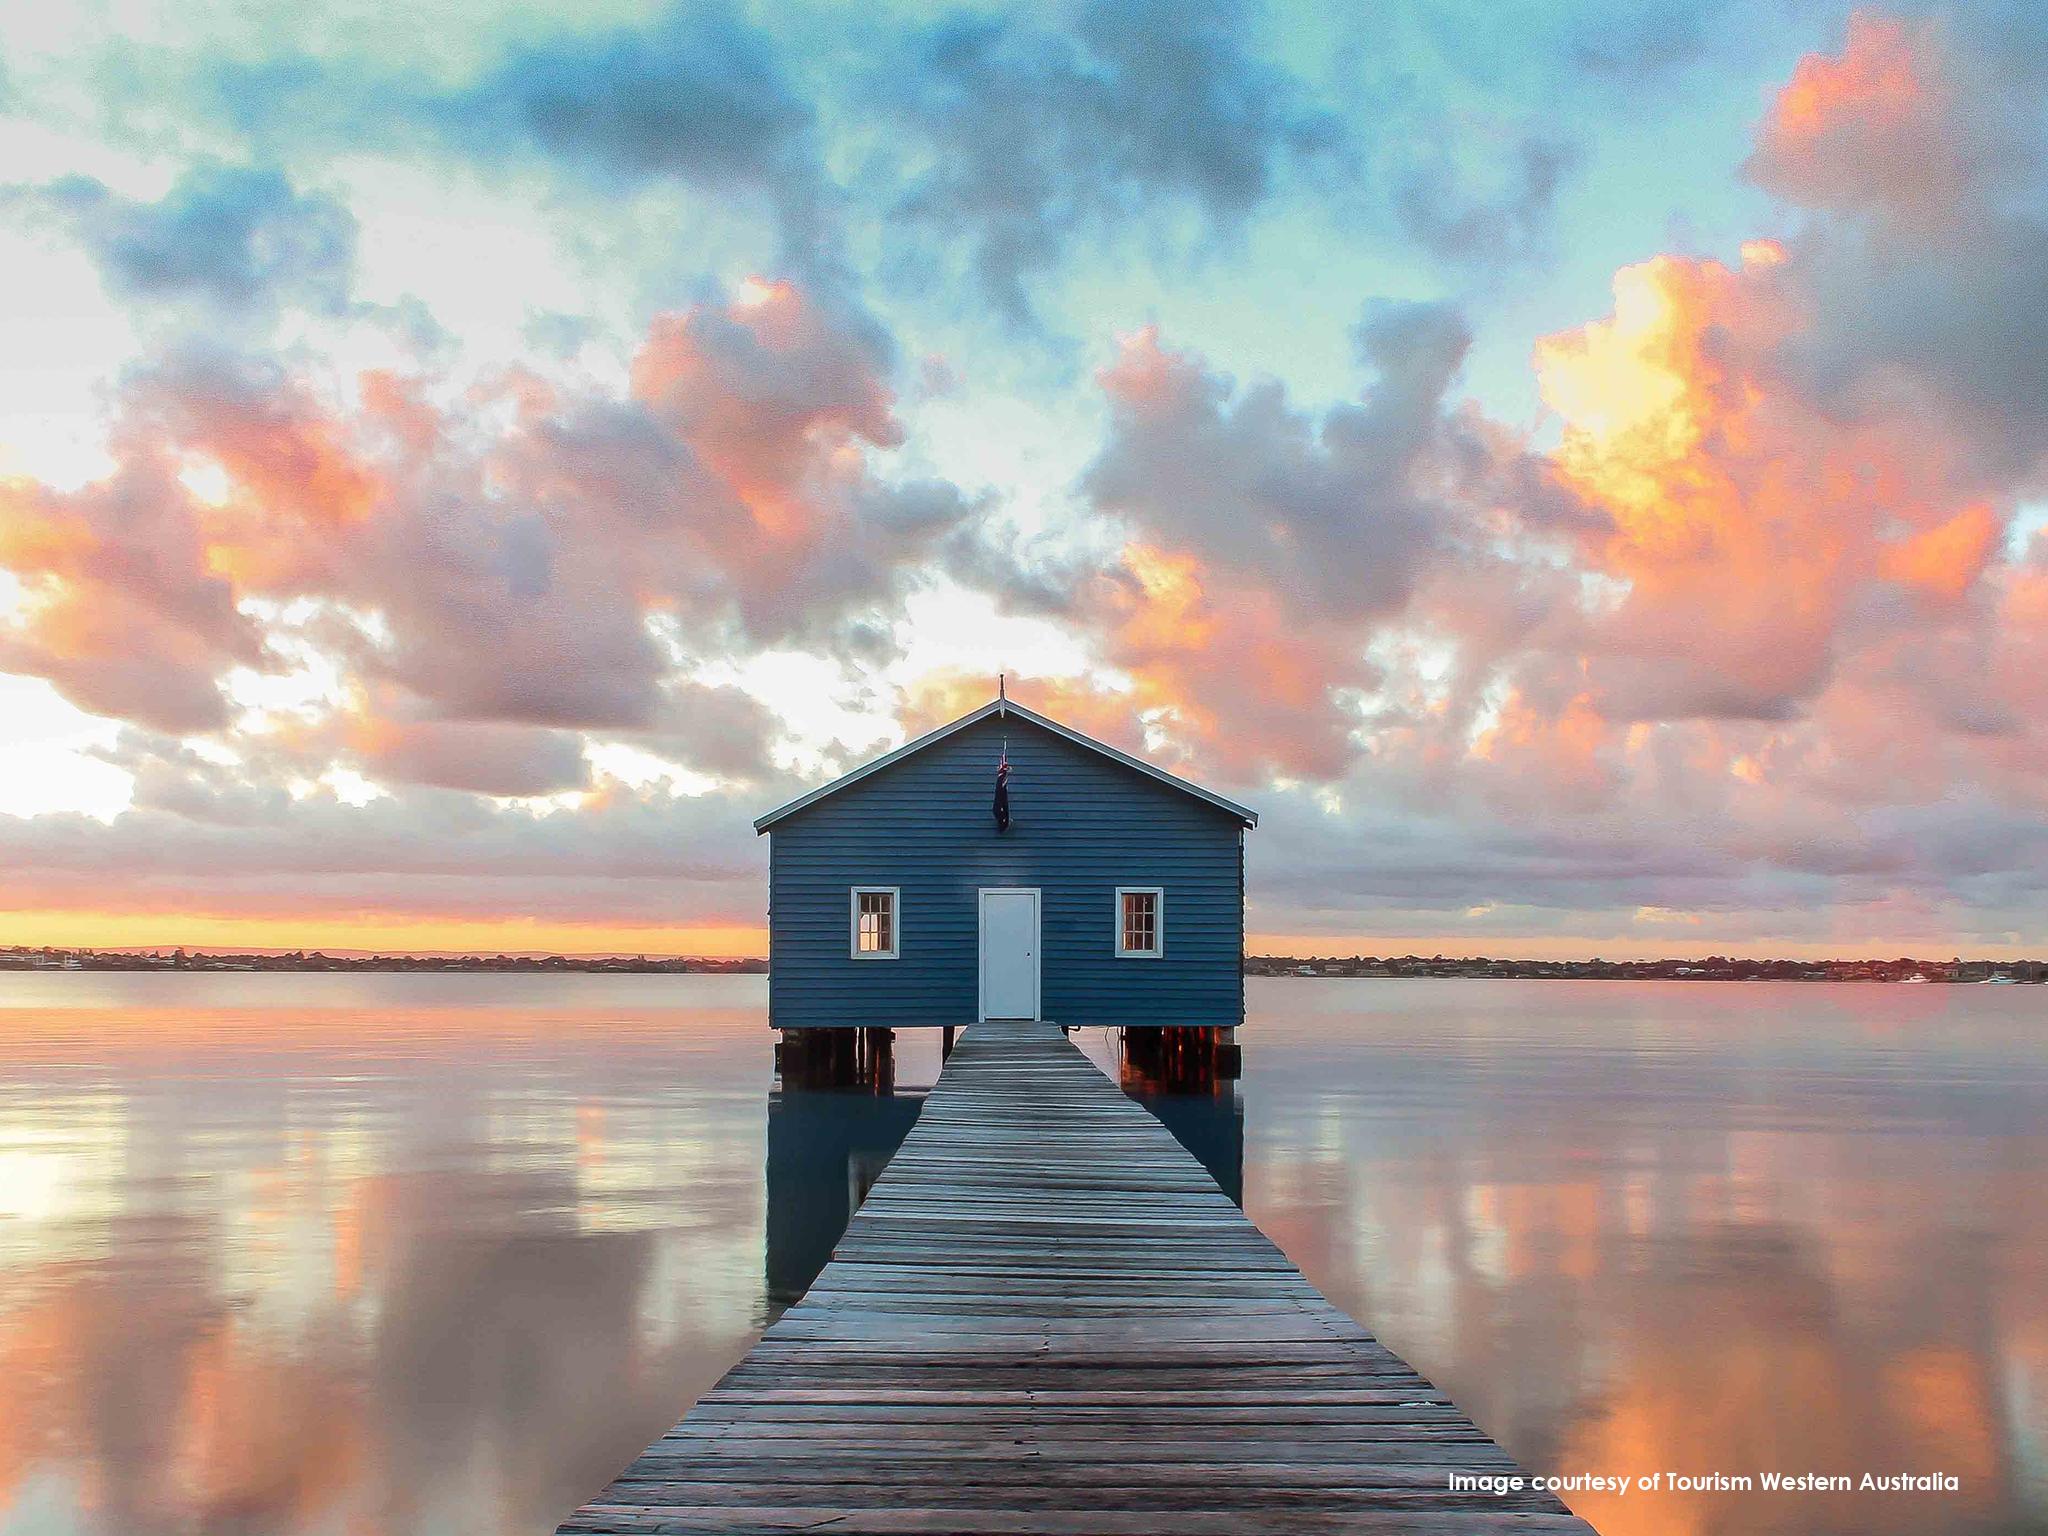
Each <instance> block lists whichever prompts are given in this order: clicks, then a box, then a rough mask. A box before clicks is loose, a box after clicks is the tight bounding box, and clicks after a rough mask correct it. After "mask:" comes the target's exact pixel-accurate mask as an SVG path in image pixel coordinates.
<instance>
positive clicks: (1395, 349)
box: [1069, 303, 1521, 777]
mask: <svg viewBox="0 0 2048 1536" xmlns="http://www.w3.org/2000/svg"><path fill="white" fill-rule="evenodd" d="M1468 340H1469V338H1468V336H1467V333H1466V330H1465V326H1464V323H1463V321H1462V319H1461V318H1460V317H1459V316H1458V314H1457V313H1456V311H1455V310H1453V309H1451V308H1450V307H1448V306H1444V305H1439V304H1406V303H1380V304H1375V305H1372V306H1369V307H1368V309H1367V311H1366V313H1365V316H1364V318H1363V319H1362V320H1361V322H1360V324H1359V326H1358V329H1357V333H1356V342H1357V346H1358V352H1359V356H1360V360H1361V362H1362V363H1363V364H1364V366H1365V367H1366V368H1367V369H1368V370H1369V372H1370V373H1371V375H1372V382H1371V384H1370V386H1369V387H1368V388H1367V390H1366V391H1365V393H1364V395H1363V396H1362V398H1361V399H1360V400H1359V401H1357V402H1356V403H1351V404H1344V405H1339V406H1336V407H1333V408H1332V409H1330V410H1328V411H1327V412H1325V413H1323V414H1321V415H1320V416H1317V415H1316V414H1314V413H1311V412H1308V411H1304V410H1302V409H1300V408H1298V407H1296V406H1294V405H1293V404H1292V403H1290V402H1289V400H1288V399H1287V397H1286V393H1285V391H1284V389H1283V388H1282V387H1281V386H1280V385H1279V384H1278V383H1277V382H1275V381H1271V380H1263V381H1258V382H1255V383H1252V384H1250V385H1247V386H1242V387H1240V386H1239V385H1237V384H1236V383H1235V382H1234V381H1233V380H1231V379H1229V378H1227V377H1225V376H1222V375H1220V374H1217V373H1214V372H1212V371H1211V370H1210V369H1208V368H1207V367H1206V366H1205V365H1204V364H1203V363H1202V361H1201V360H1200V359H1199V358H1196V357H1194V356H1192V355H1190V354H1186V353H1177V352H1173V351H1170V350H1168V349H1167V348H1166V347H1165V346H1163V345H1162V343H1161V341H1160V338H1159V336H1158V334H1157V333H1156V332H1154V331H1145V332H1141V333H1139V334H1137V335H1135V336H1133V337H1130V338H1128V339H1127V340H1126V341H1125V342H1124V343H1123V345H1122V347H1121V349H1120V351H1119V353H1118V356H1117V358H1116V360H1115V361H1114V362H1113V363H1112V364H1111V365H1110V367H1108V368H1107V369H1105V370H1104V371H1103V373H1102V374H1101V376H1100V382H1101V385H1102V388H1103V391H1104V393H1105V395H1106V397H1107V399H1108V402H1109V406H1110V427H1109V432H1108V435H1107V437H1106V439H1105V441H1104V444H1103V447H1102V449H1101V451H1100V452H1099V453H1098V454H1097V456H1096V458H1095V459H1094V461H1093V462H1092V463H1091V464H1090V465H1089V467H1088V469H1087V471H1086V473H1085V474H1084V475H1083V477H1082V480H1081V484H1080V490H1081V492H1082V494H1083V495H1084V496H1085V497H1086V498H1087V501H1088V503H1089V505H1090V507H1091V508H1092V509H1093V510H1094V511H1095V512H1096V513H1097V514H1098V515H1099V516H1100V517H1102V518H1103V519H1105V520H1106V521H1107V522H1108V524H1109V525H1110V526H1111V527H1113V528H1115V529H1117V530H1119V532H1120V533H1121V535H1122V537H1123V540H1124V542H1123V544H1122V547H1121V552H1120V554H1119V555H1118V556H1117V557H1116V559H1115V561H1114V562H1113V563H1112V564H1111V565H1109V566H1108V567H1107V568H1105V569H1103V570H1101V571H1100V572H1099V574H1096V575H1094V576H1093V577H1092V579H1089V580H1087V581H1085V582H1083V583H1081V584H1079V585H1078V586H1077V587H1076V588H1075V596H1074V600H1073V602H1072V604H1071V606H1070V608H1069V613H1070V615H1071V616H1072V617H1073V619H1074V620H1075V621H1076V622H1078V623H1079V624H1081V625H1083V626H1084V627H1086V628H1087V629H1089V630H1090V631H1091V632H1093V633H1094V634H1095V635H1096V636H1097V643H1098V645H1099V648H1100V651H1101V655H1102V657H1103V660H1104V661H1105V662H1106V663H1108V664H1109V665H1110V666H1113V667H1115V668H1117V669H1118V670H1119V671H1120V672H1122V673H1123V674H1125V675H1126V676H1128V677H1129V678H1130V679H1132V682H1133V701H1132V702H1133V706H1134V707H1135V708H1137V709H1138V710H1139V711H1141V712H1143V713H1145V714H1146V715H1147V717H1148V718H1151V719H1153V720H1155V722H1166V723H1167V724H1168V725H1169V729H1168V732H1167V734H1168V735H1169V737H1172V736H1174V734H1175V730H1176V729H1177V731H1178V732H1179V733H1180V734H1179V737H1178V739H1179V740H1180V742H1181V745H1182V746H1183V748H1184V749H1186V750H1189V751H1191V752H1195V753H1197V755H1198V756H1200V757H1202V758H1204V759H1205V760H1207V761H1209V762H1210V763H1211V764H1213V765H1214V767H1215V768H1217V769H1220V770H1221V771H1223V772H1226V773H1229V774H1232V775H1248V774H1252V773H1254V772H1256V771H1257V770H1258V769H1259V768H1260V767H1262V766H1263V767H1264V768H1266V769H1270V770H1272V771H1278V772H1282V773H1286V774H1289V775H1303V774H1305V775H1310V776H1317V777H1328V776H1332V775H1334V774H1336V773H1338V772H1340V771H1341V769H1342V767H1343V765H1344V764H1345V763H1346V762H1347V761H1348V760H1349V759H1350V757H1351V756H1352V755H1353V754H1354V753H1355V752H1356V751H1357V750H1358V748H1357V745H1356V743H1355V742H1354V741H1353V740H1352V733H1353V731H1354V730H1355V729H1356V728H1357V726H1358V725H1359V723H1360V715H1359V706H1358V702H1357V699H1358V696H1359V695H1361V694H1363V693H1365V692H1369V691H1371V690H1373V689H1375V688H1377V687H1378V686H1379V684H1380V683H1381V681H1382V672H1381V669H1380V667H1379V665H1378V664H1377V663H1376V662H1374V661H1373V660H1372V659H1371V658H1370V657H1369V655H1368V650H1369V647H1370V646H1371V645H1372V643H1373V641H1374V640H1375V638H1376V637H1377V636H1378V635H1379V634H1381V633H1382V632H1383V631H1384V630H1385V629H1387V628H1388V627H1390V626H1391V625H1392V624H1394V623H1395V622H1396V621H1397V620H1399V619H1400V618H1401V617H1402V615H1403V614H1404V612H1405V611H1406V609H1407V607H1408V605H1409V603H1410V601H1411V599H1412V598H1413V597H1414V595H1415V593H1416V591H1417V589H1418V586H1419V584H1420V583H1421V582H1422V581H1423V580H1424V578H1425V576H1426V575H1427V574H1429V573H1431V572H1433V571H1435V570H1436V569H1438V568H1440V567H1450V566H1455V565H1458V564H1461V563H1462V562H1463V560H1464V558H1465V553H1466V551H1467V550H1468V549H1469V547H1470V546H1471V545H1472V543H1473V542H1474V541H1475V540H1476V539H1477V537H1478V536H1479V535H1480V534H1481V533H1482V532H1483V530H1484V528H1485V523H1486V517H1487V510H1486V509H1487V504H1488V501H1489V499H1490V497H1491V495H1492V494H1493V488H1494V486H1495V485H1496V483H1497V482H1500V481H1502V480H1503V477H1505V478H1508V479H1512V478H1513V477H1514V476H1516V475H1517V474H1518V473H1520V472H1521V468H1520V465H1519V459H1520V451H1519V450H1518V449H1517V448H1516V447H1515V446H1513V445H1512V444H1511V443H1510V442H1508V440H1507V439H1506V438H1505V437H1503V436H1498V435H1495V434H1492V433H1490V432H1489V431H1487V430H1486V429H1484V428H1483V427H1481V426H1479V425H1478V424H1476V423H1475V422H1473V421H1472V420H1470V419H1469V418H1467V417H1465V416H1464V415H1462V414H1461V412H1460V411H1459V409H1458V408H1457V407H1456V406H1455V405H1453V404H1452V403H1450V400H1449V393H1450V390H1451V388H1452V385H1453V382H1454V380H1455V379H1456V377H1457V374H1458V371H1459V368H1460V367H1461V365H1462V362H1463V359H1464V355H1465V351H1466V347H1467V345H1468ZM1347 698H1349V700H1350V702H1349V703H1348V704H1347V702H1346V700H1347Z"/></svg>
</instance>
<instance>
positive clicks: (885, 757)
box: [754, 699, 1259, 832]
mask: <svg viewBox="0 0 2048 1536" xmlns="http://www.w3.org/2000/svg"><path fill="white" fill-rule="evenodd" d="M990 715H1015V716H1016V717H1017V718H1018V719H1020V720H1028V721H1029V722H1030V723H1031V724H1033V725H1036V726H1042V727H1043V728H1044V729H1046V730H1048V731H1051V732H1052V733H1053V734H1054V735H1055V736H1064V737H1066V739H1067V740H1068V741H1071V742H1073V743H1074V744H1075V745H1076V746H1081V747H1086V748H1087V749H1088V750H1089V751H1090V752H1099V753H1101V754H1102V755H1103V756H1104V757H1106V758H1108V759H1110V760H1111V761H1112V762H1117V763H1122V764H1123V765H1124V766H1125V767H1126V768H1130V769H1134V770H1136V771H1137V772H1139V773H1142V774H1144V775H1145V777H1146V778H1148V779H1157V780H1158V781H1159V782H1160V783H1162V784H1165V785H1168V786H1169V787H1171V788H1173V789H1177V790H1179V791H1180V792H1181V793H1182V794H1186V795H1193V796H1194V797H1195V798H1196V799H1197V800H1206V801H1208V802H1209V804H1211V805H1213V806H1215V807H1216V808H1217V809H1219V810H1224V811H1228V812H1229V813H1230V814H1231V815H1233V816H1235V817H1236V818H1237V819H1238V820H1239V821H1241V822H1243V823H1244V824H1245V825H1246V826H1248V827H1256V826H1257V825H1258V824H1259V813H1258V812H1257V811H1253V810H1247V809H1246V808H1245V807H1244V806H1241V805H1239V804H1238V803H1237V802H1236V801H1235V800H1226V799H1224V798H1223V796H1221V795H1219V794H1217V793H1215V792H1214V791H1213V790H1207V789H1204V788H1202V786H1201V785H1199V784H1190V783H1189V782H1188V781H1187V780H1186V779H1183V778H1181V777H1179V776H1178V775H1176V774H1171V773H1168V772H1167V771H1166V770H1165V769H1164V768H1156V767H1154V766H1153V765H1152V764H1150V763H1148V762H1146V761H1145V760H1144V759H1143V758H1142V757H1133V756H1131V754H1130V753H1128V752H1119V751H1118V750H1117V749H1116V748H1115V747H1112V746H1111V745H1109V743H1108V742H1104V741H1097V740H1096V739H1095V738H1094V737H1093V736H1084V735H1082V734H1081V733H1080V732H1079V731H1077V730H1075V729H1074V728H1073V727H1072V726H1066V725H1061V724H1060V723H1059V721H1057V720H1051V719H1048V718H1046V717H1045V716H1044V715H1041V714H1040V713H1038V711H1037V710H1035V709H1026V708H1025V707H1024V706H1023V705H1022V704H1019V703H1018V702H1017V701H1016V700H1015V699H990V700H989V701H988V703H986V704H984V705H982V706H981V708H979V709H977V710H974V711H972V712H971V713H969V714H965V715H962V716H961V717H960V718H959V719H958V720H955V721H953V722H952V723H951V724H950V725H942V726H940V727H939V728H938V729H937V730H935V731H927V732H925V734H924V735H922V736H920V737H918V738H917V739H916V740H915V741H908V742H905V743H904V744H903V745H902V746H900V747H898V748H897V749H896V750H895V751H894V752H885V753H883V754H882V755H881V756H880V757H878V758H876V759H875V760H874V761H873V762H871V763H864V764H862V765H861V766H860V767H858V768H856V769H854V770H853V772H851V773H844V774H841V775H840V776H839V777H838V778H836V779H834V780H833V781H832V782H831V783H830V784H821V785H819V786H818V787H817V788H816V789H814V790H812V791H811V792H810V793H809V794H807V795H798V796H797V797H796V798H795V799H794V800H792V801H790V802H789V803H788V804H786V805H778V806H777V807H776V808H775V809H774V810H772V811H770V812H769V813H768V814H767V815H766V816H762V817H759V818H758V819H756V821H755V822H754V830H755V831H756V832H766V831H767V830H768V829H769V828H770V827H772V826H774V825H775V823H776V822H778V821H780V820H782V818H783V817H785V816H789V815H793V814H795V813H796V812H798V811H801V810H803V809H804V808H805V807H806V806H812V805H816V804H817V803H818V802H819V801H820V800H823V799H824V798H825V797H826V796H827V795H836V794H837V793H839V791H840V790H842V789H844V788H846V786H847V785H849V784H854V783H858V782H859V781H860V780H862V779H864V778H866V777H867V776H868V775H869V774H871V773H879V772H881V771H882V770H883V769H884V768H887V767H888V766H889V765H890V764H892V763H900V762H902V761H903V759H904V758H906V757H909V756H910V755H911V754H912V753H916V752H922V751H923V750H924V749H925V748H926V747H930V746H935V745H937V744H938V743H939V742H942V741H944V740H945V739H946V738H947V737H948V736H951V735H952V734H953V733H954V732H955V731H964V730H966V729H967V727H968V726H970V725H973V724H974V723H975V722H976V721H977V720H986V719H987V718H988V717H989V716H990Z"/></svg>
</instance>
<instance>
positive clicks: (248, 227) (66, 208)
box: [0, 161, 356, 316]
mask: <svg viewBox="0 0 2048 1536" xmlns="http://www.w3.org/2000/svg"><path fill="white" fill-rule="evenodd" d="M10 206H12V207H14V208H17V209H20V210H23V211H25V212H27V213H28V214H29V215H30V216H31V217H34V218H37V219H40V220H42V221H44V222H47V223H51V224H54V225H57V226H59V227H61V228H62V229H64V230H65V231H66V232H68V233H69V234H70V235H71V236H72V237H73V238H75V239H76V240H78V242H79V243H80V244H81V245H83V246H84V247H85V248H86V250H87V251H88V252H89V253H90V254H91V256H92V259H93V261H94V263H95V264H96V265H97V266H98V267H99V270H100V274H101V277H102V279H103V281H104V282H105V284H106V286H107V288H108V290H109V291H110V292H112V293H113V294H115V295H116V296H117V297H120V298H123V299H129V300H135V301H140V302H146V303H171V304H179V303H185V302H188V301H190V302H197V303H200V304H203V305H207V306H210V307H212V308H213V309H215V310H217V311H219V312H222V313H224V314H229V315H258V316H261V315H267V314H270V313H273V312H275V310H276V309H277V308H278V307H279V306H281V305H285V304H293V305H301V306H305V307H308V308H312V309H315V310H322V311H326V312H329V313H337V312H339V311H340V310H342V309H343V308H344V307H345V306H346V305H347V303H348V299H349V287H350V282H351V278H352V274H353V267H354V261H355V242H356V221H355V218H354V216H353V215H352V214H350V212H349V211H348V209H347V208H346V207H345V206H344V205H343V204H342V203H340V202H338V201H337V200H335V199H334V198H332V197H329V196H327V195H326V194H324V193H319V192H306V191H301V190H300V189H298V188H297V187H295V186H294V185H293V184H292V182H291V180H290V178H289V177H287V176H286V175H285V174H284V173H283V172H282V171H279V170H277V169H274V168H271V167H265V166H238V165H227V164H223V163H221V162H218V161H202V162H200V163H198V164H196V165H194V166H192V167H190V168H189V169H187V170H186V171H185V172H184V173H183V174H182V175H181V176H180V177H179V178H178V180H177V181H176V182H175V183H174V184H173V185H172V186H171V188H170V190H169V191H167V192H165V193H164V195H163V196H162V197H161V198H159V199H157V200H156V201H155V202H145V201H140V200H137V199H133V198H127V197H123V196H121V195H120V194H118V193H116V192H114V191H112V190H111V189H110V188H108V187H107V186H106V185H105V184H104V183H103V182H100V181H97V180H95V179H93V178H92V177H89V176H67V177H63V178H61V179H59V180H56V181H51V182H46V183H43V184H42V185H40V186H29V185H19V184H18V185H15V186H12V187H8V188H5V189H0V209H4V208H7V207H10Z"/></svg>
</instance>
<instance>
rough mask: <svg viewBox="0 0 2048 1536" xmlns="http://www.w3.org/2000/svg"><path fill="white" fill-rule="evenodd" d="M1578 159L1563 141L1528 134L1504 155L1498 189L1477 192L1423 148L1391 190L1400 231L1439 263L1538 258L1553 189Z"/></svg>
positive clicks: (1553, 203)
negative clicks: (1438, 260) (1406, 234)
mask: <svg viewBox="0 0 2048 1536" xmlns="http://www.w3.org/2000/svg"><path fill="white" fill-rule="evenodd" d="M1578 159H1579V154H1578V151H1577V149H1576V148H1574V147H1573V146H1572V145H1570V144H1567V143H1564V142H1562V141H1561V140H1558V139H1555V138H1551V137H1547V136H1544V135H1542V134H1530V135H1525V136H1523V137H1522V138H1520V139H1519V140H1518V141H1517V142H1516V143H1515V144H1514V145H1513V147H1512V148H1511V149H1510V150H1509V151H1508V152H1507V153H1506V154H1505V155H1504V156H1503V157H1502V161H1503V163H1502V164H1501V166H1500V167H1499V168H1498V171H1497V174H1496V179H1495V184H1494V185H1492V186H1491V187H1486V186H1482V187H1480V188H1477V189H1474V188H1471V187H1470V186H1468V185H1467V184H1466V181H1467V179H1466V178H1464V177H1462V176H1461V175H1460V174H1459V173H1458V171H1457V170H1456V168H1455V166H1454V164H1453V162H1452V160H1451V157H1450V155H1449V154H1448V153H1447V152H1443V151H1432V150H1431V149H1430V148H1428V147H1426V141H1425V142H1424V144H1421V145H1418V146H1416V147H1415V148H1414V149H1413V150H1412V151H1411V153H1410V156H1409V160H1410V163H1409V164H1408V166H1407V167H1406V168H1405V169H1404V170H1403V171H1402V172H1401V174H1400V177H1399V180H1398V183H1397V185H1396V186H1395V187H1394V189H1393V194H1392V195H1393V204H1394V212H1395V215H1396V217H1397V218H1398V219H1399V221H1400V223H1401V227H1402V228H1403V229H1404V230H1406V231H1407V233H1408V234H1409V236H1410V237H1411V238H1412V239H1414V240H1415V241H1416V242H1417V243H1418V244H1420V245H1421V246H1422V248H1423V249H1424V250H1426V251H1428V252H1429V253H1430V254H1431V255H1432V256H1435V257H1437V258H1439V259H1440V260H1443V261H1448V262H1456V263H1460V264H1474V263H1476V264H1481V265H1493V264H1499V263H1504V262H1512V261H1521V260H1527V259H1529V258H1530V257H1532V256H1535V255H1538V254H1540V253H1541V250H1542V247H1543V245H1544V242H1545V241H1546V240H1547V239H1548V237H1549V234H1550V226H1551V217H1552V214H1553V213H1554V212H1555V211H1556V207H1557V194H1558V189H1559V188H1560V186H1561V185H1562V184H1563V182H1564V180H1565V177H1566V176H1567V175H1568V174H1569V173H1570V171H1571V170H1572V168H1573V166H1574V165H1575V164H1576V163H1577V161H1578Z"/></svg>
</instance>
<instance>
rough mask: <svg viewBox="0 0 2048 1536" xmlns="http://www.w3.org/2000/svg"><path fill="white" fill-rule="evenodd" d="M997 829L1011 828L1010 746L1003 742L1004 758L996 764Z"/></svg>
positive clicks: (1001, 830) (1007, 829)
mask: <svg viewBox="0 0 2048 1536" xmlns="http://www.w3.org/2000/svg"><path fill="white" fill-rule="evenodd" d="M995 813H996V830H997V831H998V832H1007V831H1009V830H1010V746H1009V743H1008V742H1005V743H1004V744H1003V756H1002V760H1001V761H1000V762H998V763H997V764H996V803H995Z"/></svg>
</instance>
